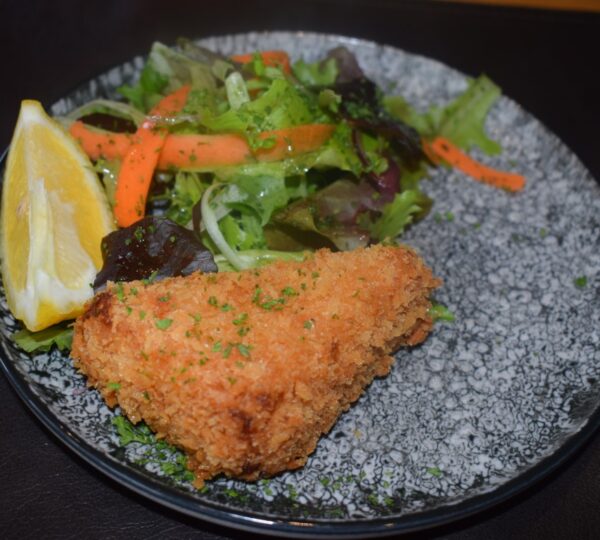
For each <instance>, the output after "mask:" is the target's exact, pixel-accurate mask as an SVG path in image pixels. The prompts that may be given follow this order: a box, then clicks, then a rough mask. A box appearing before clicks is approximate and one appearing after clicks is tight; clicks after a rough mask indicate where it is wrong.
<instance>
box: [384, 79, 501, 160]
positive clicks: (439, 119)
mask: <svg viewBox="0 0 600 540" xmlns="http://www.w3.org/2000/svg"><path fill="white" fill-rule="evenodd" d="M500 94H501V91H500V88H499V87H498V86H497V85H496V84H494V83H493V82H492V81H491V80H490V79H489V78H488V77H486V76H485V75H481V76H480V77H478V78H477V79H472V80H471V81H470V82H469V85H468V87H467V89H466V90H465V91H464V92H463V93H462V94H461V95H460V96H458V97H457V98H456V99H455V100H454V101H452V102H451V103H449V104H448V105H446V106H445V107H439V106H433V107H431V108H430V109H429V110H428V111H426V112H425V113H418V112H417V111H415V109H413V108H412V107H411V106H410V105H409V104H408V102H407V101H406V100H405V99H404V98H403V97H402V96H391V97H386V98H384V100H383V101H384V104H385V106H386V108H387V110H388V111H389V112H390V114H392V115H393V116H395V117H396V118H399V119H401V120H403V121H404V122H406V123H408V124H410V125H411V126H414V127H415V128H416V129H417V131H419V133H420V134H421V135H422V136H423V137H425V138H427V139H433V138H435V137H438V136H441V137H445V138H447V139H449V140H450V141H451V142H453V143H454V144H455V145H457V146H459V147H460V148H462V149H464V150H470V149H471V148H472V147H473V146H478V147H479V148H480V149H481V150H482V151H483V152H485V153H487V154H490V155H494V154H499V153H500V152H501V150H502V148H501V147H500V145H499V144H498V143H497V142H496V141H493V140H491V139H490V138H489V137H488V136H487V135H486V132H485V126H484V124H485V119H486V118H487V115H488V112H489V110H490V108H491V107H492V105H493V104H494V103H495V102H496V100H497V99H498V98H499V97H500Z"/></svg>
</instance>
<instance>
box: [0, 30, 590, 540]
mask: <svg viewBox="0 0 600 540" xmlns="http://www.w3.org/2000/svg"><path fill="white" fill-rule="evenodd" d="M273 32H275V31H265V32H261V33H264V34H270V33H273ZM277 32H286V31H285V30H281V31H277ZM289 33H290V34H294V35H305V34H311V35H312V34H315V33H314V32H309V31H289ZM244 34H247V32H243V33H240V34H230V35H223V36H205V37H206V38H208V39H210V38H217V37H219V38H227V37H234V36H236V35H244ZM315 35H327V36H329V37H335V38H336V39H339V40H340V41H345V42H365V43H371V44H373V43H375V42H373V41H372V40H366V39H361V38H356V37H350V36H343V35H337V34H336V35H333V34H315ZM390 47H391V48H397V47H393V46H390ZM398 50H400V49H398ZM410 54H411V55H412V56H415V57H422V58H425V59H427V60H433V61H434V62H437V63H439V64H440V65H442V66H444V67H447V66H446V65H445V64H443V63H441V62H439V61H438V60H435V59H431V58H428V57H425V56H423V55H419V54H415V53H410ZM105 71H109V70H105ZM85 82H86V81H82V83H81V84H84V83H85ZM79 86H80V85H76V86H75V88H77V87H79ZM536 121H537V122H538V123H539V124H540V126H541V127H542V128H543V129H545V130H547V131H550V130H548V128H547V127H546V126H545V125H544V124H543V123H542V122H540V121H539V120H537V118H536ZM554 136H555V135H554ZM555 137H556V136H555ZM556 138H558V137H556ZM561 144H563V145H564V143H562V141H561ZM8 150H9V149H8V148H6V149H5V150H4V152H3V153H2V155H1V156H0V171H1V172H2V173H1V174H0V185H1V183H2V181H3V169H4V165H5V160H6V157H7V154H8ZM569 151H570V149H569ZM582 167H583V165H582ZM584 168H585V167H584ZM0 367H1V368H2V371H3V373H4V374H5V376H6V377H7V379H8V381H9V383H10V384H11V386H12V387H13V389H14V390H15V392H16V393H17V395H18V396H19V398H20V399H21V400H22V401H23V402H24V403H25V405H26V406H27V407H28V408H29V409H30V410H31V412H32V413H33V414H34V415H35V416H36V417H37V419H38V420H40V422H41V423H42V424H43V425H44V426H45V427H46V428H47V429H48V430H49V431H50V432H51V433H52V434H53V435H54V436H55V437H57V438H58V439H59V440H60V441H61V442H62V443H63V444H65V445H66V446H67V447H68V448H69V449H70V450H72V451H73V452H75V454H77V455H78V456H79V457H81V458H82V459H84V460H85V461H86V462H87V463H89V464H90V465H92V466H93V467H94V468H96V469H97V470H99V471H100V472H102V473H103V474H105V475H106V476H108V477H109V478H111V479H112V480H114V481H116V482H118V483H119V484H121V485H123V486H124V487H126V488H128V489H131V490H132V491H134V492H136V493H138V494H140V495H142V496H144V497H146V498H148V499H150V500H152V501H154V502H156V503H158V504H160V505H162V506H165V507H168V508H170V509H173V510H175V511H178V512H181V513H183V514H186V515H189V516H191V517H194V518H198V519H202V520H205V521H208V522H211V523H214V524H217V525H222V526H225V527H232V528H235V529H239V530H243V531H248V532H253V533H262V534H267V535H272V536H284V537H289V538H365V537H383V536H391V535H394V534H400V533H404V534H405V533H411V532H416V531H419V530H423V529H429V528H433V527H438V526H441V525H445V524H448V523H452V522H456V521H459V520H461V519H464V518H466V517H469V516H472V515H474V514H477V513H481V512H483V511H485V510H488V509H490V508H493V507H495V506H497V505H499V504H501V503H503V502H505V501H507V500H509V499H511V498H513V497H515V496H517V495H518V494H520V493H522V492H524V491H525V490H527V489H529V488H531V487H533V486H534V485H535V484H537V483H538V482H540V481H541V480H542V479H544V478H546V477H547V476H549V475H550V474H551V473H553V472H554V471H556V470H557V469H559V468H560V467H561V466H563V465H564V464H566V463H567V462H568V461H569V460H570V459H571V458H573V457H574V456H575V454H576V453H577V452H578V451H579V450H580V449H581V448H582V447H583V446H584V445H585V444H586V443H587V442H588V441H589V440H590V439H591V437H592V436H593V435H594V434H595V433H596V431H597V430H598V429H599V428H600V407H598V408H596V409H595V410H594V411H593V412H592V413H591V414H590V415H589V416H588V418H587V421H586V422H585V423H584V424H583V425H582V426H581V427H580V429H579V430H578V431H577V432H575V433H573V434H572V435H571V436H570V437H569V438H568V439H567V440H566V441H565V442H564V443H563V444H562V445H561V446H560V447H559V448H558V449H557V450H556V451H555V452H554V453H553V454H551V455H549V456H547V457H545V458H543V459H542V460H541V461H539V462H538V463H537V464H535V465H533V466H531V467H530V468H529V469H527V470H526V471H524V472H522V473H520V474H519V475H518V476H517V477H515V478H513V479H511V480H509V481H507V482H506V483H504V484H502V485H501V486H499V487H498V488H496V489H494V490H492V491H490V492H488V493H484V494H481V495H476V496H474V497H472V498H470V499H467V500H465V501H462V502H460V503H456V504H447V505H445V506H440V507H439V508H435V509H433V510H426V511H423V512H417V513H413V514H408V515H405V516H398V517H393V516H392V517H385V518H375V519H362V520H355V521H345V522H344V521H328V520H318V519H306V518H301V517H299V518H297V519H274V518H270V517H265V516H264V515H262V514H260V513H256V512H249V511H236V512H232V511H231V510H230V509H226V508H224V507H222V506H221V505H219V504H213V503H210V502H208V501H202V502H199V501H198V500H196V499H192V498H191V497H189V496H186V494H185V493H184V492H182V491H179V490H177V489H175V488H171V487H168V486H165V485H164V484H159V483H158V482H154V481H153V480H152V479H151V478H150V477H148V476H146V475H144V474H142V473H140V472H138V471H136V470H135V469H133V468H130V467H127V466H125V465H123V464H121V463H119V462H117V461H114V460H112V459H110V457H109V456H107V455H106V454H104V453H103V452H101V451H99V450H97V449H95V448H94V447H93V446H92V445H90V444H89V443H88V442H87V441H85V440H84V439H83V438H82V437H81V436H79V435H77V433H75V432H74V431H72V430H71V428H70V427H69V425H67V424H66V423H64V422H61V421H60V420H59V419H58V418H57V417H56V416H55V415H53V414H52V412H51V411H50V409H49V408H48V407H47V406H46V405H45V404H44V403H43V401H42V400H41V399H40V398H39V397H38V396H37V395H36V394H35V393H34V392H33V391H32V389H31V387H30V386H29V384H28V383H27V381H26V380H25V379H24V378H23V377H22V375H21V373H19V371H18V370H17V369H16V368H15V367H14V366H13V362H12V361H11V360H10V359H9V358H7V356H6V354H5V352H4V350H2V349H0Z"/></svg>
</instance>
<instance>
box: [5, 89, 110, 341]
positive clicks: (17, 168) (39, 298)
mask: <svg viewBox="0 0 600 540" xmlns="http://www.w3.org/2000/svg"><path fill="white" fill-rule="evenodd" d="M114 227H115V226H114V219H113V216H112V213H111V210H110V207H109V205H108V202H107V199H106V195H105V193H104V190H103V189H102V186H101V184H100V181H99V179H98V177H97V175H96V173H95V172H94V171H93V169H92V165H91V163H90V161H89V159H88V157H87V156H86V155H85V154H84V153H83V151H82V150H81V148H80V147H79V145H78V144H77V143H76V142H75V141H74V140H73V139H72V137H71V136H70V135H69V134H68V133H67V132H66V131H65V130H64V129H63V128H62V127H61V126H60V125H59V124H58V123H56V122H55V121H54V120H52V118H50V117H49V116H48V115H47V114H46V113H45V112H44V109H43V108H42V106H41V104H40V103H39V102H37V101H29V100H28V101H23V102H22V103H21V110H20V113H19V118H18V120H17V126H16V128H15V132H14V135H13V139H12V142H11V147H10V152H9V155H8V161H7V165H6V172H5V176H4V185H3V188H2V215H1V237H0V239H1V255H2V277H3V280H4V288H5V290H6V298H7V301H8V306H9V308H10V310H11V311H12V313H13V315H14V316H15V317H16V318H17V319H21V320H22V321H23V323H24V324H25V326H26V327H27V328H28V329H29V330H33V331H36V330H42V329H44V328H46V327H48V326H51V325H52V324H55V323H57V322H60V321H62V320H67V319H71V318H73V317H76V316H77V315H79V314H80V313H81V312H82V310H83V306H84V304H85V302H86V301H87V300H88V299H89V298H90V297H91V296H92V294H93V291H92V288H91V286H90V284H91V283H92V282H93V281H94V279H95V276H96V273H97V271H98V270H99V269H100V267H101V266H102V254H101V248H100V244H101V241H102V238H103V237H104V236H106V235H107V234H108V233H109V232H111V231H112V230H114Z"/></svg>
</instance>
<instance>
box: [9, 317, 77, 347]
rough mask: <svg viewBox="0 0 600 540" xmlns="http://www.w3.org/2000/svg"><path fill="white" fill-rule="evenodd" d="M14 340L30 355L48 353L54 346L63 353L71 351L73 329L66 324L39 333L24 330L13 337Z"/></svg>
mask: <svg viewBox="0 0 600 540" xmlns="http://www.w3.org/2000/svg"><path fill="white" fill-rule="evenodd" d="M12 340H13V341H14V342H15V343H16V344H17V345H18V346H19V347H21V349H23V350H24V351H26V352H28V353H31V352H47V351H49V350H50V349H51V348H52V347H53V346H56V347H58V349H59V350H61V351H64V350H71V342H72V341H73V328H72V327H71V326H67V325H66V324H64V323H63V324H57V325H54V326H51V327H50V328H46V329H45V330H40V331H39V332H31V331H30V330H27V328H23V329H22V330H19V331H18V332H15V333H14V334H13V335H12Z"/></svg>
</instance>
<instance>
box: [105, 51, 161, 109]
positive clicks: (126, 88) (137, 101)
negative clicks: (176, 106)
mask: <svg viewBox="0 0 600 540" xmlns="http://www.w3.org/2000/svg"><path fill="white" fill-rule="evenodd" d="M168 84H169V79H168V77H167V76H166V75H164V74H162V73H160V72H159V71H158V70H156V69H155V68H154V66H153V64H152V62H151V61H150V60H149V61H148V62H146V65H145V66H144V69H142V73H141V75H140V78H139V80H138V82H137V84H135V85H133V86H130V85H123V86H120V87H119V88H117V92H118V93H119V94H121V95H122V96H123V97H125V98H126V99H128V100H129V102H130V103H131V104H132V105H133V106H134V107H136V108H137V109H139V110H140V111H143V112H148V111H149V110H150V109H151V108H152V107H153V106H154V105H155V104H156V103H158V101H160V98H161V97H162V94H161V93H162V91H163V90H164V89H165V88H166V86H167V85H168Z"/></svg>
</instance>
